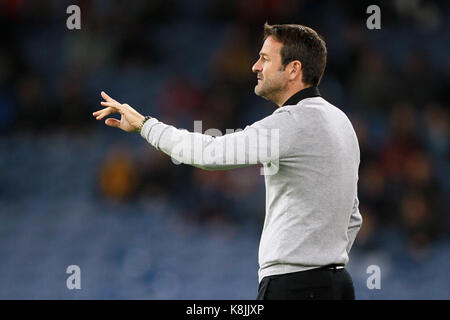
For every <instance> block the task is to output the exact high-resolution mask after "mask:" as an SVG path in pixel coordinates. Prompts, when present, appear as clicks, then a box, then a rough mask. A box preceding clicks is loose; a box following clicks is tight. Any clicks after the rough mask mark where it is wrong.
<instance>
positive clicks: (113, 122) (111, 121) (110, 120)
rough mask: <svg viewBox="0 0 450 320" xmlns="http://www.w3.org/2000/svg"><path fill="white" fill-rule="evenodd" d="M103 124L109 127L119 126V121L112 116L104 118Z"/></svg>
mask: <svg viewBox="0 0 450 320" xmlns="http://www.w3.org/2000/svg"><path fill="white" fill-rule="evenodd" d="M105 124H106V125H107V126H110V127H119V126H120V121H119V120H117V119H114V118H108V119H106V120H105Z"/></svg>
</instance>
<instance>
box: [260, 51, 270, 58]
mask: <svg viewBox="0 0 450 320" xmlns="http://www.w3.org/2000/svg"><path fill="white" fill-rule="evenodd" d="M259 55H260V56H264V57H268V55H267V53H264V52H260V53H259Z"/></svg>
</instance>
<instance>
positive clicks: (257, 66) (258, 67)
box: [252, 60, 261, 73]
mask: <svg viewBox="0 0 450 320" xmlns="http://www.w3.org/2000/svg"><path fill="white" fill-rule="evenodd" d="M252 71H253V72H254V73H257V72H261V64H260V63H259V60H258V61H256V62H255V64H254V65H253V67H252Z"/></svg>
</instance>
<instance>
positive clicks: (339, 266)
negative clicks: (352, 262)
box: [319, 264, 344, 270]
mask: <svg viewBox="0 0 450 320" xmlns="http://www.w3.org/2000/svg"><path fill="white" fill-rule="evenodd" d="M319 269H330V270H338V269H344V266H343V265H342V264H329V265H326V266H323V267H320V268H319Z"/></svg>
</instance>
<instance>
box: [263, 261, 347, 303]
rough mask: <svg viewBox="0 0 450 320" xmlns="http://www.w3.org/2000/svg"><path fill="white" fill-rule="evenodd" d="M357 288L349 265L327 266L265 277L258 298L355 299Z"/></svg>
mask: <svg viewBox="0 0 450 320" xmlns="http://www.w3.org/2000/svg"><path fill="white" fill-rule="evenodd" d="M354 299H355V289H354V287H353V281H352V278H351V276H350V274H349V273H348V272H347V270H345V268H340V269H338V268H336V267H335V266H326V267H322V268H318V269H312V270H307V271H300V272H293V273H286V274H280V275H273V276H267V277H264V278H263V279H262V280H261V282H260V284H259V288H258V297H257V300H354Z"/></svg>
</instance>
